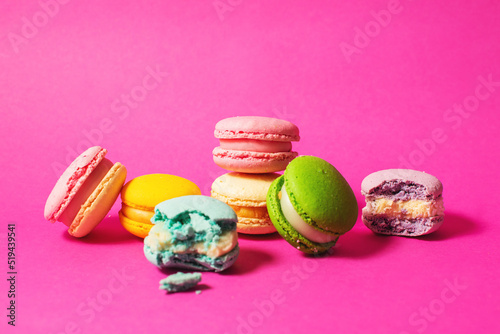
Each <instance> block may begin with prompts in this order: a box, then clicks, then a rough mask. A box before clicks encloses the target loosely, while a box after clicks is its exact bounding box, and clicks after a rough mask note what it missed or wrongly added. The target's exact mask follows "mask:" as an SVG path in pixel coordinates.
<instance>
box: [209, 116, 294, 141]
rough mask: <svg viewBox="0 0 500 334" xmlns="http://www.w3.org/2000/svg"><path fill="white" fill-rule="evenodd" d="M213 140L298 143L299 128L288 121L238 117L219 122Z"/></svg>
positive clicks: (259, 117)
mask: <svg viewBox="0 0 500 334" xmlns="http://www.w3.org/2000/svg"><path fill="white" fill-rule="evenodd" d="M214 135H215V138H219V139H242V138H248V139H258V140H269V141H299V140H300V136H299V128H298V127H297V126H296V125H295V124H293V123H291V122H288V121H285V120H282V119H277V118H271V117H261V116H238V117H230V118H226V119H223V120H221V121H219V122H218V123H217V124H216V125H215V131H214Z"/></svg>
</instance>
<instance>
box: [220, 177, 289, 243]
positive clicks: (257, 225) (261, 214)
mask: <svg viewBox="0 0 500 334" xmlns="http://www.w3.org/2000/svg"><path fill="white" fill-rule="evenodd" d="M279 176H280V174H277V173H267V174H246V173H236V172H231V173H227V174H224V175H222V176H219V177H218V178H217V179H216V180H215V181H214V182H213V184H212V191H211V195H212V197H214V198H216V199H218V200H221V201H223V202H225V203H227V204H229V206H231V208H233V210H234V211H235V212H236V215H237V216H238V228H237V231H238V232H240V233H245V234H267V233H273V232H276V228H275V227H274V225H273V224H272V222H271V220H270V219H269V214H268V212H267V206H266V195H267V191H268V190H269V187H270V185H271V183H272V182H273V181H274V180H275V179H276V178H278V177H279Z"/></svg>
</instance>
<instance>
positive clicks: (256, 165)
mask: <svg viewBox="0 0 500 334" xmlns="http://www.w3.org/2000/svg"><path fill="white" fill-rule="evenodd" d="M297 155H298V154H297V152H279V153H267V152H251V151H236V150H225V149H223V148H221V147H216V148H215V149H214V150H213V159H214V162H215V164H217V165H218V166H219V167H222V168H224V169H227V170H229V171H234V172H240V173H272V172H279V171H282V170H285V168H286V166H288V164H289V163H290V162H291V161H292V160H293V159H294V158H295V157H297Z"/></svg>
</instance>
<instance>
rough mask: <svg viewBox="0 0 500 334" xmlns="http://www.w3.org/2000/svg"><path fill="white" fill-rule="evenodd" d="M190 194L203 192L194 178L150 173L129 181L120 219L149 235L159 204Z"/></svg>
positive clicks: (134, 231)
mask: <svg viewBox="0 0 500 334" xmlns="http://www.w3.org/2000/svg"><path fill="white" fill-rule="evenodd" d="M187 195H201V191H200V188H199V187H198V186H197V185H196V184H194V183H193V182H191V181H189V180H187V179H185V178H182V177H180V176H176V175H169V174H148V175H142V176H139V177H136V178H135V179H132V180H130V181H129V182H127V183H126V184H125V186H124V187H123V189H122V192H121V198H122V209H121V211H120V213H119V215H120V222H121V224H122V225H123V227H124V228H125V229H126V230H127V231H129V232H130V233H132V234H134V235H136V236H138V237H141V238H145V237H146V236H147V235H148V233H149V230H150V229H151V227H152V226H153V224H151V221H150V219H151V217H153V214H154V208H155V206H156V205H157V204H159V203H161V202H163V201H166V200H168V199H171V198H174V197H180V196H187Z"/></svg>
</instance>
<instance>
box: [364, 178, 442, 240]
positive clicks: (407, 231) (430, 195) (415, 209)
mask: <svg viewBox="0 0 500 334" xmlns="http://www.w3.org/2000/svg"><path fill="white" fill-rule="evenodd" d="M361 193H362V194H363V196H365V200H366V206H365V207H364V208H363V214H362V220H363V223H364V224H365V225H366V226H367V227H368V228H369V229H371V230H372V231H373V232H376V233H380V234H387V235H400V236H410V237H414V236H420V235H424V234H429V233H432V232H434V231H436V230H437V229H438V228H439V227H440V226H441V224H442V223H443V219H444V205H443V196H442V193H443V185H442V184H441V182H440V181H439V180H438V179H437V178H436V177H434V176H432V175H430V174H427V173H424V172H419V171H415V170H411V169H386V170H381V171H378V172H375V173H372V174H370V175H368V176H367V177H365V179H364V180H363V182H362V183H361Z"/></svg>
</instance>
